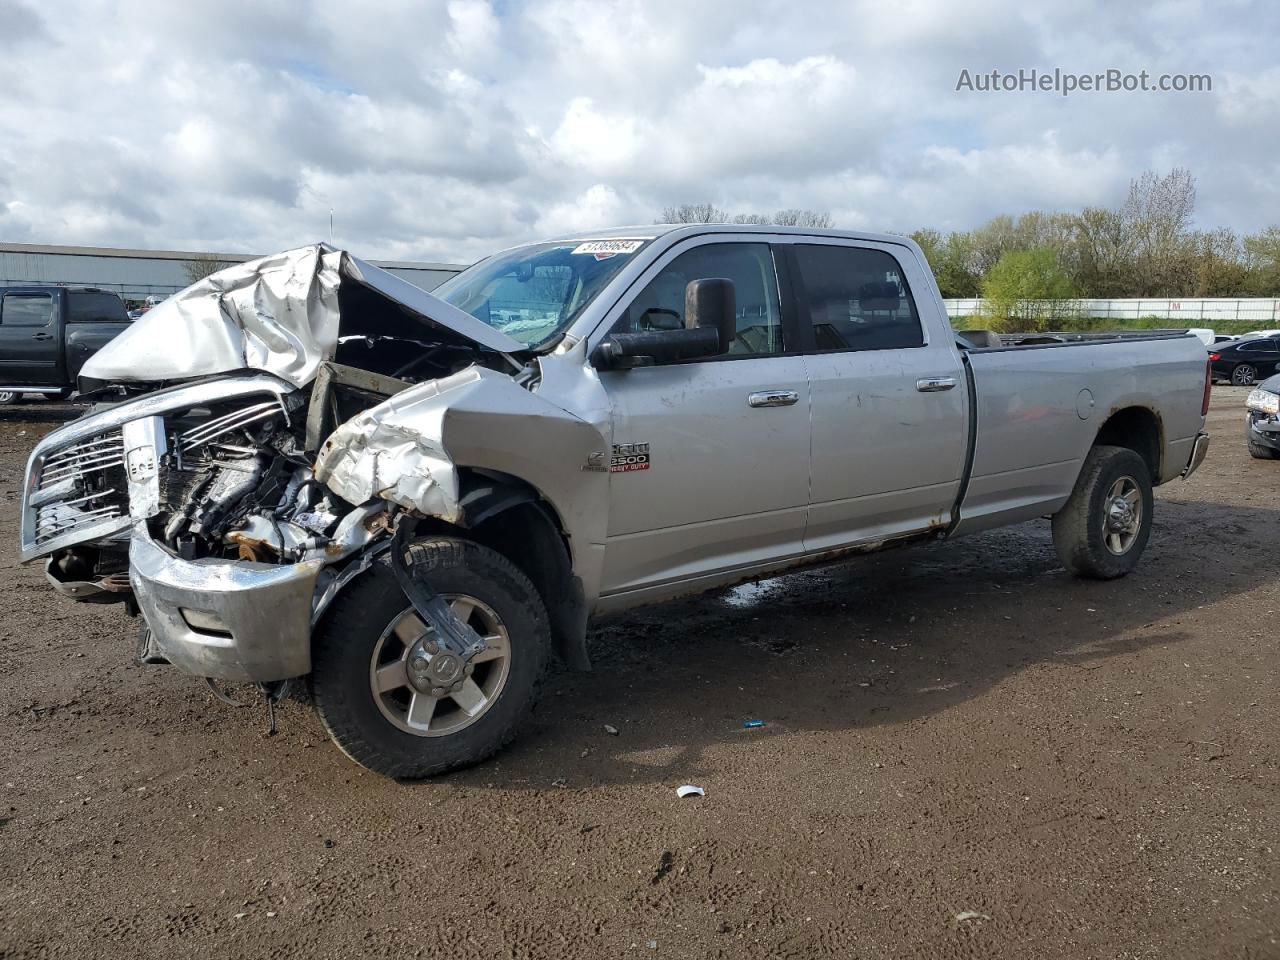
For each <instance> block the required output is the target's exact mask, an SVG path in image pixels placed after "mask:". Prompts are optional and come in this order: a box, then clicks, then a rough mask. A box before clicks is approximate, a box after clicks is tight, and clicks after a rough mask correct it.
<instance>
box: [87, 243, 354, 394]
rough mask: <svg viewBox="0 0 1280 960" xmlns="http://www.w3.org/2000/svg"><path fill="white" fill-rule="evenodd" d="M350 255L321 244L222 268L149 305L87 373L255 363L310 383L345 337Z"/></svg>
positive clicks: (98, 376)
mask: <svg viewBox="0 0 1280 960" xmlns="http://www.w3.org/2000/svg"><path fill="white" fill-rule="evenodd" d="M343 256H344V253H343V252H342V251H341V250H334V249H332V248H330V247H327V246H326V245H324V244H316V245H314V246H310V247H300V248H298V249H297V250H288V251H286V252H284V253H277V254H274V255H272V256H269V257H263V258H261V259H260V260H250V261H248V262H247V263H237V264H235V265H234V266H231V267H228V268H227V269H225V270H219V271H218V272H217V273H214V274H211V275H210V276H208V277H205V278H204V279H203V280H200V281H199V282H197V283H193V284H192V285H191V286H189V287H187V288H186V289H185V290H183V291H181V292H179V293H176V294H174V295H173V296H172V297H170V298H169V299H168V300H165V301H164V302H163V303H161V304H159V305H157V306H155V307H153V308H152V309H151V310H149V311H147V313H146V314H144V315H143V316H142V317H141V318H140V319H139V320H137V321H136V322H134V324H133V325H132V326H131V327H129V329H127V330H125V331H124V333H122V334H120V336H118V337H116V338H115V339H114V340H112V341H111V342H110V343H108V344H107V345H106V346H105V347H103V348H102V349H101V350H99V351H98V352H97V353H96V354H95V355H94V356H92V357H90V358H89V360H88V362H87V363H85V365H84V367H83V368H82V369H81V374H82V375H83V376H86V377H91V378H93V379H95V380H107V381H120V380H178V379H183V378H187V377H196V376H204V375H208V374H214V373H225V372H228V371H231V370H241V369H245V368H251V369H256V370H266V371H268V372H269V373H274V374H275V375H276V376H278V377H280V378H281V379H283V380H286V381H288V382H289V383H291V384H293V385H294V386H295V387H300V386H303V385H304V384H306V383H309V382H310V381H311V380H312V379H313V378H314V377H315V375H316V370H317V369H318V368H319V366H320V363H321V361H322V360H325V359H329V358H331V357H332V356H333V352H334V349H335V347H336V346H337V343H338V284H339V283H340V282H341V264H342V258H343Z"/></svg>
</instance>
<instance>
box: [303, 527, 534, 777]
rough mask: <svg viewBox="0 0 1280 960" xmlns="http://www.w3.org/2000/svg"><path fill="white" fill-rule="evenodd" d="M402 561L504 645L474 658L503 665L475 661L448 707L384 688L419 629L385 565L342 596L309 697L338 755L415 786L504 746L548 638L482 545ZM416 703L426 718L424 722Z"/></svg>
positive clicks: (320, 638) (513, 573) (436, 543)
mask: <svg viewBox="0 0 1280 960" xmlns="http://www.w3.org/2000/svg"><path fill="white" fill-rule="evenodd" d="M406 562H407V564H408V566H409V569H410V571H411V573H412V574H413V576H414V577H417V578H419V579H421V580H422V581H424V582H425V583H427V584H428V585H430V587H431V589H432V590H434V591H435V592H436V593H438V594H441V595H443V596H445V597H446V598H457V600H456V601H455V602H456V603H458V604H463V605H464V606H465V605H470V609H471V611H472V612H471V613H470V614H468V617H469V618H470V619H468V622H469V623H471V625H472V626H473V627H474V628H476V629H477V630H478V631H480V630H482V629H483V631H485V632H490V633H493V634H494V635H495V636H497V635H499V634H500V635H501V636H503V637H505V640H504V641H503V642H501V643H491V645H490V650H489V651H486V652H485V653H482V654H480V655H479V656H480V657H483V656H485V655H486V654H489V655H492V654H493V653H495V652H496V651H497V650H498V649H499V648H502V649H504V651H505V653H504V656H503V657H501V658H499V657H496V656H494V657H493V658H492V659H490V660H488V661H485V662H478V660H479V657H477V662H473V666H474V669H475V672H474V674H472V675H469V676H468V677H467V679H466V683H467V684H469V685H470V691H471V692H470V693H466V692H465V691H459V696H458V699H456V700H455V699H454V698H453V697H452V696H451V695H445V696H441V697H435V696H431V695H429V693H427V692H424V691H419V690H415V688H414V687H412V686H410V685H407V683H402V682H400V675H399V674H398V673H397V674H396V676H394V677H392V678H391V680H390V681H383V680H381V679H380V677H381V676H382V673H383V670H384V669H385V668H392V672H395V668H396V667H397V665H398V664H400V663H402V662H403V661H404V659H405V657H407V655H408V647H407V643H410V642H412V640H413V639H414V638H415V637H416V636H420V635H424V634H423V632H422V630H423V629H425V628H422V626H421V621H420V620H416V616H417V615H416V614H415V613H414V612H413V608H412V605H411V604H410V603H409V600H408V598H406V597H405V595H404V593H403V591H402V590H401V589H400V586H399V584H398V583H397V582H396V578H395V574H394V572H393V571H392V569H391V565H390V562H389V560H388V558H386V557H384V558H383V559H382V560H380V561H379V562H377V563H375V564H374V565H373V567H372V568H371V569H370V570H369V571H368V572H367V573H364V574H362V575H361V576H360V577H359V578H357V579H356V580H355V581H354V582H353V583H352V584H351V585H350V586H349V587H348V588H347V589H346V590H344V591H343V592H342V593H341V594H339V596H338V599H336V600H335V601H334V602H333V605H332V606H331V607H330V609H329V613H328V614H327V615H326V617H325V619H324V621H323V623H322V624H321V625H320V626H319V627H318V628H317V631H316V634H315V638H314V640H313V648H312V672H311V677H310V687H311V697H312V701H313V703H314V704H315V708H316V712H317V713H318V714H319V715H320V720H321V722H322V723H323V724H324V727H325V729H326V730H327V731H328V732H329V735H330V736H331V737H332V738H333V740H334V742H335V743H336V744H337V745H338V746H339V747H340V748H341V750H342V752H343V753H345V754H346V755H347V756H348V757H350V758H351V759H352V760H354V761H355V762H356V763H358V764H360V765H361V766H364V767H367V768H368V769H370V770H372V771H374V772H375V773H380V774H382V775H383V776H387V777H394V778H397V779H420V778H422V777H430V776H434V775H436V774H440V773H444V772H446V771H448V770H454V769H457V768H459V767H464V766H469V765H471V764H474V763H478V762H480V761H481V760H484V759H486V758H488V757H489V756H491V755H492V754H494V753H496V752H497V751H498V750H500V749H501V748H502V747H504V746H506V744H507V743H509V742H510V741H511V739H512V738H513V737H514V736H515V735H516V731H517V729H518V728H519V726H520V724H521V723H522V722H523V721H524V719H525V718H526V717H527V716H528V714H529V712H530V711H531V710H532V709H533V705H534V703H535V702H536V700H537V696H538V692H539V687H540V685H541V681H542V676H543V673H544V672H545V669H546V665H547V660H548V656H549V653H550V650H551V634H550V630H549V628H548V626H547V613H546V609H545V607H544V606H543V603H542V598H541V597H540V596H539V595H538V592H537V590H536V589H535V588H534V586H533V584H532V583H530V582H529V579H528V578H527V577H526V576H525V575H524V574H523V573H521V572H520V571H519V570H518V569H516V567H515V566H514V565H513V564H512V563H511V562H510V561H508V560H507V559H506V558H505V557H503V556H502V555H501V554H499V553H497V552H495V551H493V550H490V549H489V548H488V547H482V546H480V545H479V544H477V543H472V542H471V541H468V540H456V539H452V538H444V537H440V538H432V539H429V540H421V541H418V542H417V543H414V544H413V545H412V546H410V547H409V549H408V551H407V552H406ZM454 609H455V611H457V610H459V609H463V607H458V606H455V608H454ZM459 616H460V617H461V616H463V614H462V613H459ZM406 637H407V638H408V640H405V639H402V638H406ZM401 648H403V650H402V649H401ZM498 670H500V671H501V672H500V675H499V673H495V672H494V671H498ZM393 684H399V685H393ZM415 697H417V698H421V699H420V700H415ZM421 705H425V707H424V708H423V709H424V710H427V711H429V712H426V713H425V723H424V722H423V718H424V713H423V712H421V711H420V710H419V706H421ZM473 711H474V712H473Z"/></svg>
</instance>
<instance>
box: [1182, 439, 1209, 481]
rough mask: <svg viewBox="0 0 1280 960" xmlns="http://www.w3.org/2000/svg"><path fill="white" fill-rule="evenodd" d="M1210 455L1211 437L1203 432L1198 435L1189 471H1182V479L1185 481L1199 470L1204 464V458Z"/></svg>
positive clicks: (1189, 462) (1188, 465)
mask: <svg viewBox="0 0 1280 960" xmlns="http://www.w3.org/2000/svg"><path fill="white" fill-rule="evenodd" d="M1208 455H1209V435H1208V434H1207V433H1204V432H1201V433H1198V434H1196V442H1195V445H1194V446H1192V448H1191V459H1190V460H1188V461H1187V469H1185V470H1183V471H1182V479H1183V480H1185V479H1187V477H1189V476H1191V475H1192V474H1193V473H1195V472H1196V471H1197V470H1199V469H1200V464H1202V463H1204V458H1205V457H1207V456H1208Z"/></svg>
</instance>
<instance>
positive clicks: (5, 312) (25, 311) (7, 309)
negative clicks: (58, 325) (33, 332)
mask: <svg viewBox="0 0 1280 960" xmlns="http://www.w3.org/2000/svg"><path fill="white" fill-rule="evenodd" d="M51 320H53V297H52V295H50V294H47V293H7V294H5V297H4V301H3V302H2V303H0V326H5V327H45V326H48V325H49V322H50V321H51Z"/></svg>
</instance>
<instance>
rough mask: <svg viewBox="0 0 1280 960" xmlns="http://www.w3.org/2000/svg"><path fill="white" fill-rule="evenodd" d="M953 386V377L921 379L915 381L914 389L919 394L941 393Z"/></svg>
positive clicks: (954, 381) (954, 382)
mask: <svg viewBox="0 0 1280 960" xmlns="http://www.w3.org/2000/svg"><path fill="white" fill-rule="evenodd" d="M955 385H956V378H955V377H921V378H920V379H919V380H917V381H916V389H917V390H919V391H920V392H921V393H941V392H942V391H943V390H950V389H951V388H952V387H954V386H955Z"/></svg>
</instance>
